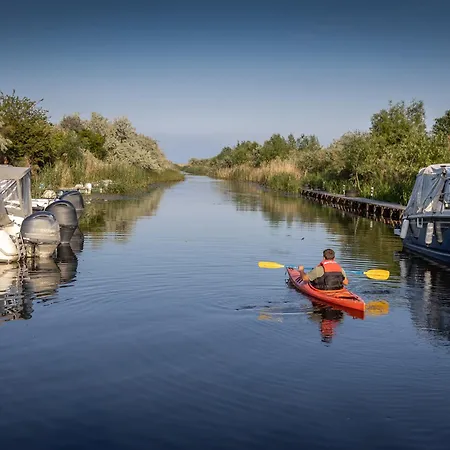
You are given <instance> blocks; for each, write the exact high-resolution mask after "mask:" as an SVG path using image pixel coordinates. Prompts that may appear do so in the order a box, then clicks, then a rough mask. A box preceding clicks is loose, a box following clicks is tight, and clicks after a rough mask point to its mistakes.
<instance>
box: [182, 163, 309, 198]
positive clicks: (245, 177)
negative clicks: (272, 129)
mask: <svg viewBox="0 0 450 450" xmlns="http://www.w3.org/2000/svg"><path fill="white" fill-rule="evenodd" d="M192 169H193V170H190V169H189V168H187V169H186V171H187V172H189V173H198V171H196V170H195V168H192ZM202 169H203V173H205V172H204V168H202ZM207 174H208V175H211V176H213V177H215V178H221V179H229V180H242V181H250V182H254V183H258V184H261V185H263V186H266V187H268V188H270V189H272V190H274V191H283V192H289V193H297V192H298V191H299V189H300V187H301V180H302V174H301V172H300V170H299V169H298V168H297V166H296V165H295V164H294V163H293V162H292V161H287V160H284V161H283V160H280V159H276V160H272V161H270V162H269V163H267V164H264V165H262V166H260V167H252V166H251V165H250V164H241V165H238V166H234V167H221V168H218V169H210V170H209V171H208V172H207Z"/></svg>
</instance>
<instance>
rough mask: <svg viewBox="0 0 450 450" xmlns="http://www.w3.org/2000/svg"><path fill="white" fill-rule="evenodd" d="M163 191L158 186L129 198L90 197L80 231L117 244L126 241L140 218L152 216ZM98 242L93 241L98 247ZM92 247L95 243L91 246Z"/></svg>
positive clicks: (162, 188) (163, 189) (99, 241)
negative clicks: (106, 236) (106, 238)
mask: <svg viewBox="0 0 450 450" xmlns="http://www.w3.org/2000/svg"><path fill="white" fill-rule="evenodd" d="M165 190H166V188H164V187H158V188H155V189H154V190H152V191H151V192H150V193H147V194H145V195H140V196H137V197H133V198H125V197H123V196H106V195H103V196H100V197H94V198H93V199H92V202H91V203H90V204H89V206H88V207H87V208H86V210H85V214H84V216H83V217H82V218H81V220H80V228H81V229H83V230H84V231H85V232H86V233H88V234H89V235H95V236H96V237H103V236H105V235H107V234H108V235H111V236H113V239H114V240H115V241H118V242H126V241H127V240H128V238H129V237H130V236H131V234H132V232H133V230H134V226H135V224H136V221H137V219H138V218H140V217H148V216H154V215H155V214H156V212H157V209H158V207H159V204H160V202H161V199H162V197H163V194H164V191H165ZM101 242H102V241H101V240H96V243H97V245H101V244H100V243H101ZM94 245H95V244H94Z"/></svg>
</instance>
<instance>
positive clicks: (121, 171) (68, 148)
mask: <svg viewBox="0 0 450 450" xmlns="http://www.w3.org/2000/svg"><path fill="white" fill-rule="evenodd" d="M0 163H3V164H11V165H15V166H29V167H31V168H32V171H33V175H34V176H35V177H34V178H35V179H37V180H38V182H39V183H38V184H40V185H42V184H44V185H46V187H47V188H48V187H50V188H53V189H55V188H58V187H59V186H60V185H73V184H75V183H80V182H81V183H83V182H87V181H89V182H96V181H99V179H103V178H105V177H106V178H110V179H112V180H114V182H115V184H114V185H113V187H112V188H111V189H116V190H117V191H120V192H124V191H126V190H127V189H128V187H129V188H134V189H141V188H144V187H145V186H147V185H148V184H149V183H151V182H152V180H157V181H164V180H165V178H167V179H168V180H170V181H173V180H179V179H182V176H181V174H180V173H179V171H178V170H174V169H175V166H174V165H173V164H172V163H171V162H170V161H168V160H167V158H166V157H165V155H164V153H163V152H162V150H161V149H160V147H159V145H158V143H157V141H156V140H154V139H152V138H151V137H148V136H145V135H143V134H141V133H138V132H137V131H136V129H135V128H134V127H133V125H132V123H131V122H130V121H129V120H128V119H127V118H126V117H118V118H115V119H113V120H110V119H108V118H106V117H104V116H102V115H101V114H99V113H96V112H93V113H92V114H91V116H90V118H89V119H82V118H81V117H80V116H79V115H78V114H70V115H65V116H64V117H63V118H62V119H61V120H60V121H59V122H58V123H56V124H54V123H51V122H50V116H49V111H48V110H46V109H44V108H43V107H42V100H37V101H36V100H32V99H30V98H28V97H19V96H18V95H17V94H16V92H15V91H13V92H12V93H11V94H5V93H3V92H0ZM42 182H44V183H42Z"/></svg>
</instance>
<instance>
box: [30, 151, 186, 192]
mask: <svg viewBox="0 0 450 450" xmlns="http://www.w3.org/2000/svg"><path fill="white" fill-rule="evenodd" d="M183 180H184V175H183V174H182V173H181V172H180V171H179V170H178V169H177V168H173V169H172V168H171V169H165V170H161V171H152V170H148V169H144V168H142V167H137V166H132V165H129V164H120V163H105V162H103V161H98V160H97V161H95V160H93V159H92V158H90V157H89V156H88V157H87V158H86V159H85V160H83V161H80V162H79V163H77V164H74V165H71V166H69V165H68V164H67V163H65V162H64V161H57V162H56V163H55V164H54V165H52V166H49V167H45V168H44V169H42V170H40V171H38V172H37V173H35V174H33V178H32V195H33V197H36V198H39V197H41V196H42V194H43V193H44V192H45V191H46V190H48V189H49V190H53V191H55V192H57V191H58V190H59V189H62V188H66V189H67V188H69V187H74V186H77V185H83V186H84V185H86V183H91V184H92V188H93V191H94V192H95V191H97V192H102V193H105V194H135V193H139V192H146V191H148V190H149V187H150V186H152V185H155V184H158V183H172V182H178V181H183Z"/></svg>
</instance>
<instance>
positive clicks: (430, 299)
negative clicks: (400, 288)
mask: <svg viewBox="0 0 450 450" xmlns="http://www.w3.org/2000/svg"><path fill="white" fill-rule="evenodd" d="M398 260H399V265H400V271H401V277H402V279H403V280H404V282H405V283H406V291H407V292H406V298H407V299H408V303H409V308H410V310H411V318H412V321H413V323H414V325H415V326H416V328H417V329H418V330H419V331H425V332H426V333H427V334H428V335H429V336H431V337H433V338H434V339H436V340H438V341H440V342H441V343H442V341H450V297H449V292H450V268H448V267H445V266H441V265H439V264H437V263H434V262H427V261H425V260H423V259H422V258H420V257H419V256H416V255H414V254H411V253H408V252H405V251H403V252H399V254H398Z"/></svg>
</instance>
